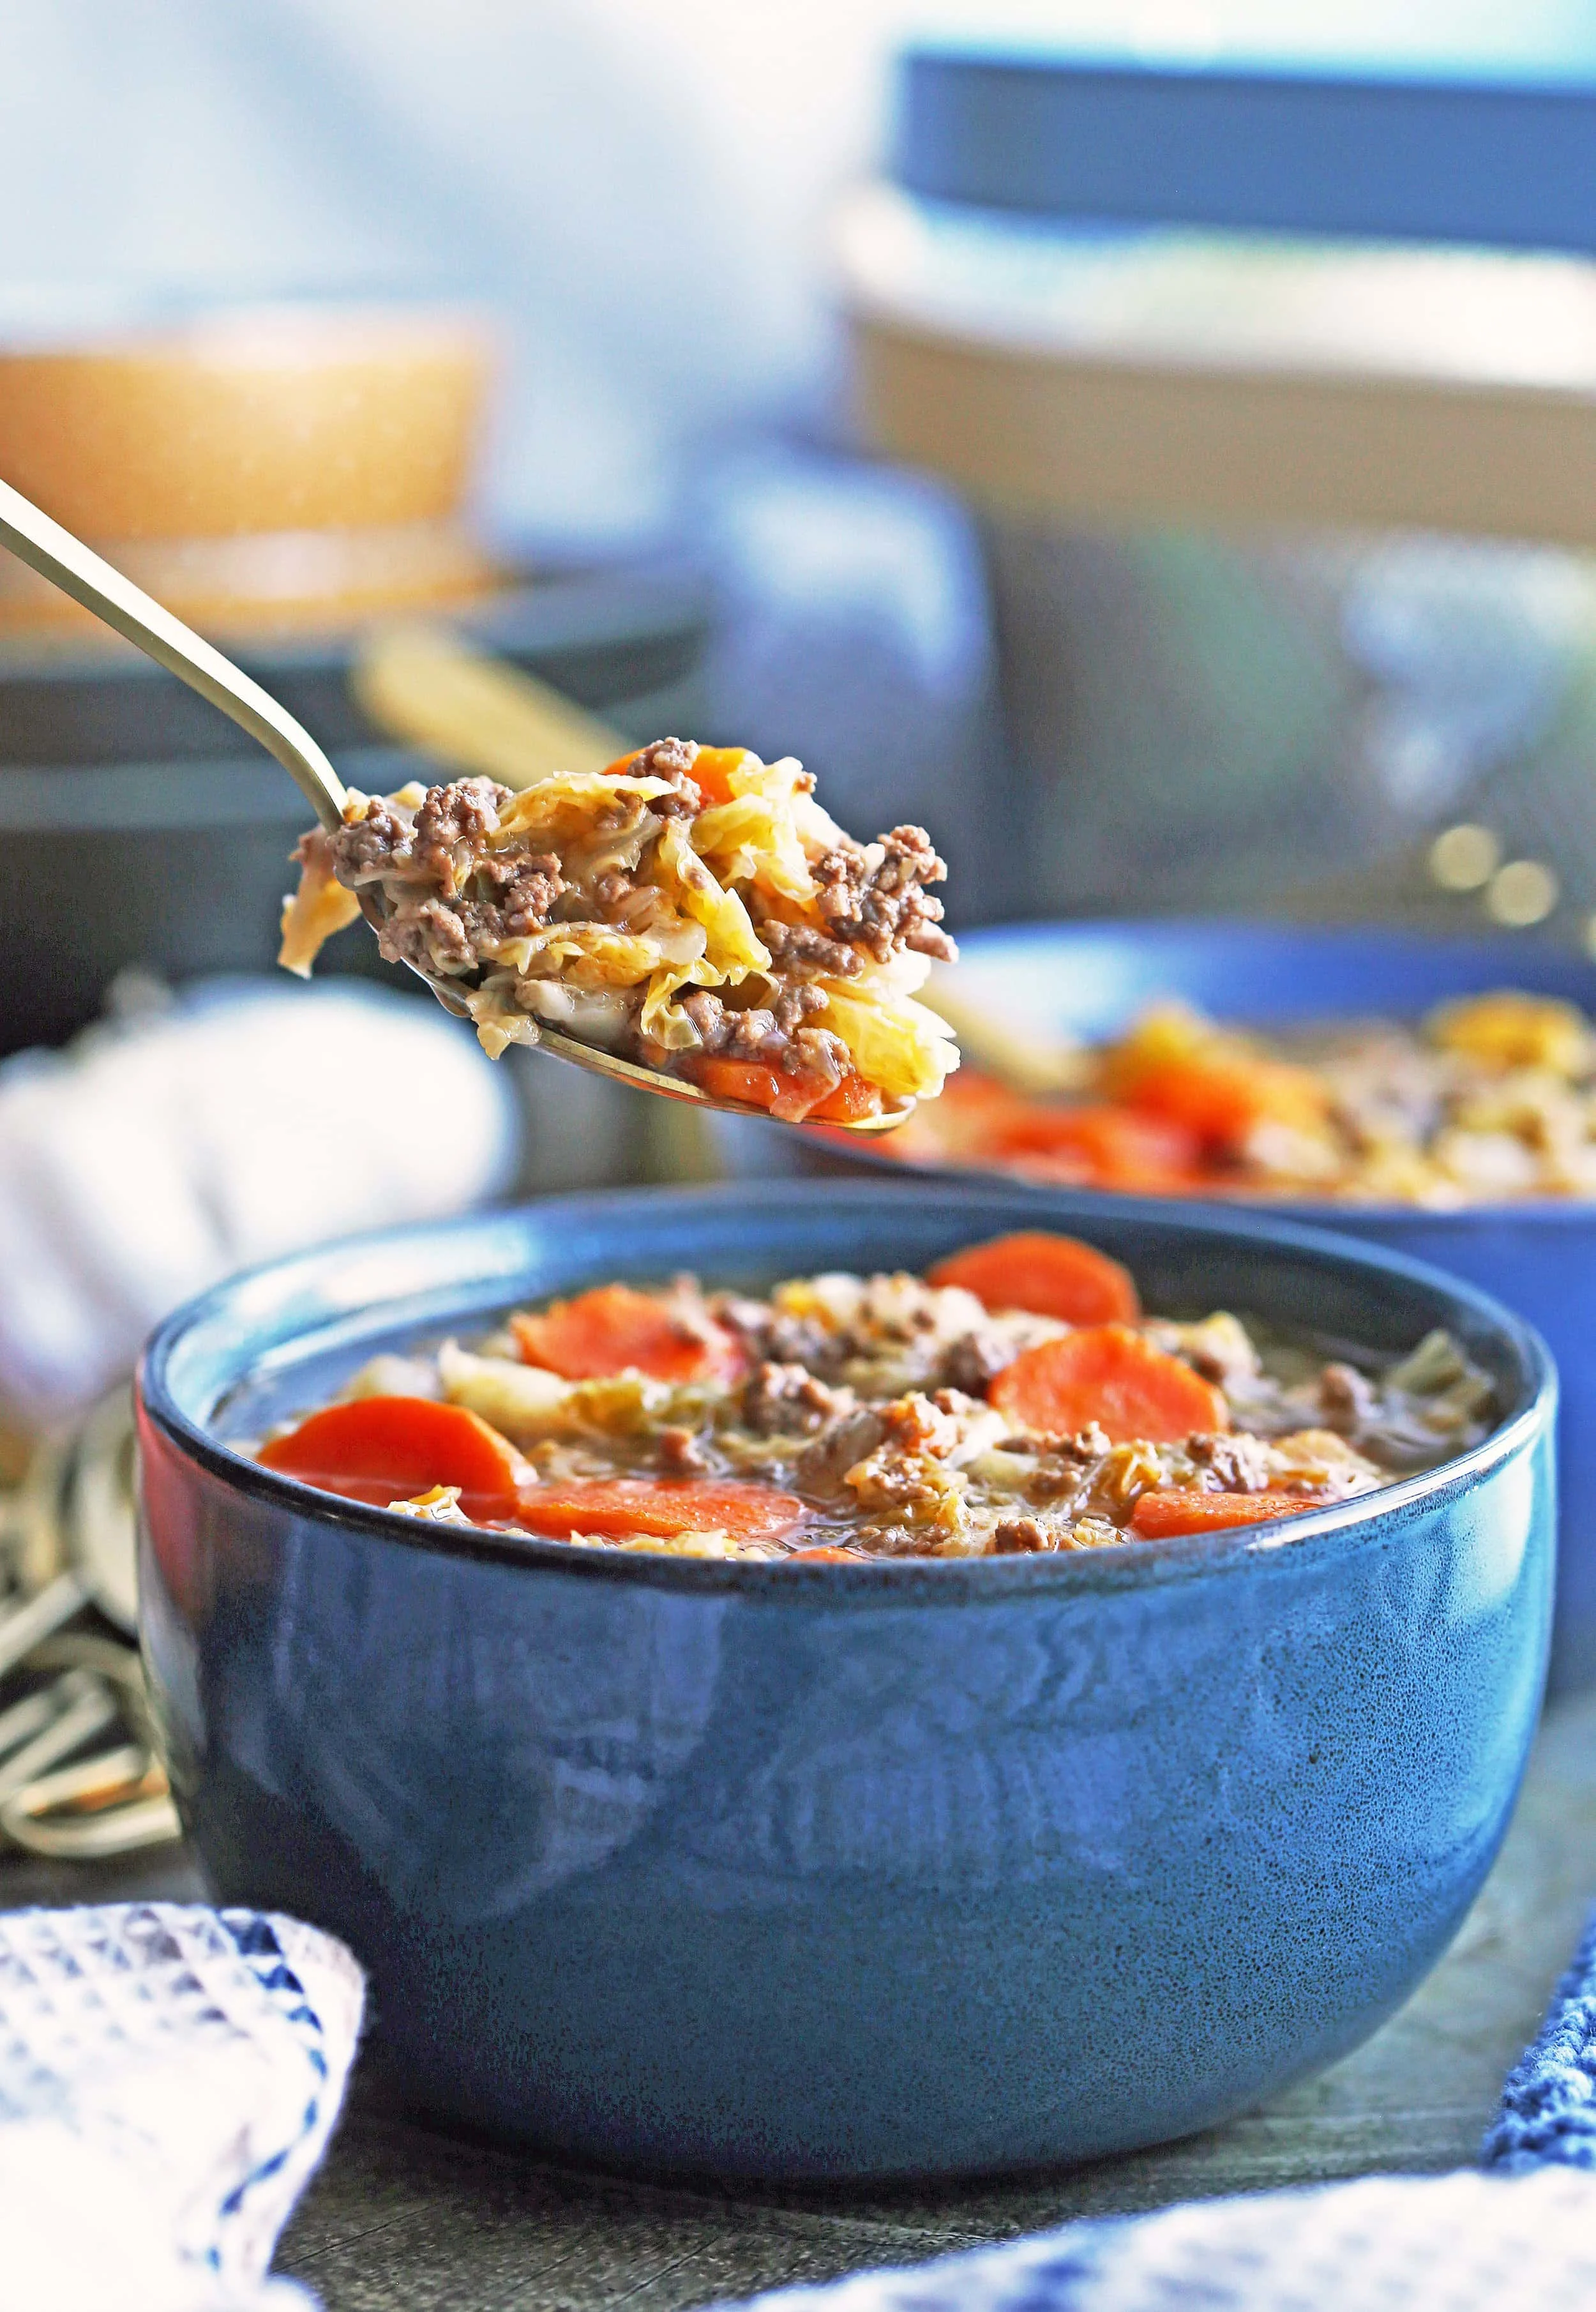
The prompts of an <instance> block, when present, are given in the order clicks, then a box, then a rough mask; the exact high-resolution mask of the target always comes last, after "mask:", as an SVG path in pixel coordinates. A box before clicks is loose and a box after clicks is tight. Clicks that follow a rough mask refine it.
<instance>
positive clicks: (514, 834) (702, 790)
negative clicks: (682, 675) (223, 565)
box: [0, 483, 958, 1133]
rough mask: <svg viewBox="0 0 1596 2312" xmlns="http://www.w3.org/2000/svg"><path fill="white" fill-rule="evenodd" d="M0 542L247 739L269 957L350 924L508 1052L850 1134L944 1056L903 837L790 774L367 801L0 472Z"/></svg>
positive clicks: (649, 759) (549, 784)
mask: <svg viewBox="0 0 1596 2312" xmlns="http://www.w3.org/2000/svg"><path fill="white" fill-rule="evenodd" d="M0 543H4V545H6V546H8V547H10V548H11V550H12V551H13V553H15V554H17V555H18V556H21V558H22V560H23V561H25V562H27V563H28V564H29V565H31V567H32V568H33V569H35V570H37V571H39V573H40V574H42V575H43V576H45V577H47V578H48V579H50V580H51V581H52V582H54V583H55V584H57V585H58V586H60V587H61V588H62V589H63V591H65V592H66V593H67V594H69V595H70V596H71V597H72V598H73V599H74V600H75V601H78V602H80V603H82V604H83V607H84V608H86V609H90V610H92V611H93V612H94V614H95V615H96V616H97V617H100V618H101V619H103V620H104V622H105V623H106V624H107V625H109V626H111V627H113V628H114V629H115V631H116V632H118V634H120V635H124V636H125V637H126V639H127V640H128V641H130V642H132V643H134V644H136V645H137V647H138V648H139V649H141V650H143V651H144V652H146V653H147V654H148V655H149V656H150V657H152V658H153V659H154V660H156V661H157V662H158V663H159V664H161V665H162V666H164V667H166V668H167V669H168V670H170V672H172V673H174V674H176V675H178V676H179V678H180V679H182V680H183V681H185V682H187V683H188V685H189V686H190V687H192V688H194V689H196V690H197V691H198V692H199V693H200V694H201V696H204V697H205V698H208V699H209V700H210V701H211V703H212V704H213V705H215V706H217V707H219V708H220V709H221V710H222V713H223V714H227V715H229V716H231V719H232V720H233V721H234V722H237V723H238V724H239V725H240V727H241V728H242V729H244V730H246V731H249V733H250V735H251V736H252V737H253V738H255V739H257V740H259V741H260V743H261V744H262V745H263V746H265V747H266V749H268V750H269V752H270V753H272V754H273V755H274V756H275V758H276V759H277V760H278V761H279V762H280V763H282V764H283V767H284V768H285V769H286V770H287V771H288V772H289V773H290V775H292V777H293V778H294V779H295V780H296V781H297V783H298V784H299V785H300V786H301V789H302V790H303V792H304V793H305V795H306V796H307V798H308V800H309V801H310V803H311V805H312V807H313V809H314V810H315V812H316V816H317V819H318V826H317V827H316V828H314V829H313V830H312V831H311V833H310V835H308V836H306V837H305V839H304V841H303V842H302V843H301V846H300V850H299V854H298V855H299V860H300V865H301V880H300V887H299V889H298V891H297V892H296V893H295V895H294V896H293V897H292V898H291V899H290V900H289V901H288V903H287V905H286V906H285V910H284V916H283V950H282V961H283V963H284V964H285V965H286V966H287V968H289V969H290V970H293V971H298V972H301V973H303V972H308V971H309V969H310V964H311V961H312V960H313V959H314V957H315V955H316V953H317V951H318V949H319V947H320V945H321V943H322V941H324V940H325V939H326V938H327V937H328V936H329V935H330V933H333V932H334V931H336V930H339V929H342V928H343V926H344V924H349V923H353V920H354V919H355V917H356V915H364V916H365V917H366V919H367V921H368V922H369V923H371V925H372V927H373V929H374V930H375V931H376V933H377V935H378V939H379V942H380V944H381V947H382V951H383V953H384V955H385V956H387V957H388V959H390V960H391V961H395V962H400V963H404V964H406V965H407V966H408V967H409V968H411V969H412V970H414V971H415V972H416V973H417V974H418V975H419V976H420V977H421V978H422V979H423V980H424V981H425V982H426V984H427V985H428V986H429V987H430V988H431V989H432V993H433V994H435V995H436V996H437V997H438V998H439V1000H440V1003H444V1004H445V1005H446V1006H447V1007H448V1009H449V1011H454V1012H456V1013H458V1014H459V1015H460V1016H461V1017H462V1018H466V1019H469V1020H471V1021H472V1022H473V1024H474V1025H475V1029H476V1031H477V1035H478V1037H479V1038H480V1039H481V1041H482V1043H483V1044H484V1047H485V1048H486V1049H487V1050H488V1051H489V1052H490V1053H491V1054H492V1055H494V1056H495V1057H496V1056H498V1055H499V1054H500V1053H501V1052H502V1051H503V1050H504V1049H505V1048H506V1047H507V1046H509V1045H510V1044H511V1043H524V1044H529V1045H533V1046H536V1047H538V1048H539V1049H542V1050H545V1051H548V1052H552V1053H553V1054H554V1055H555V1057H556V1058H559V1059H563V1060H569V1061H571V1062H573V1063H574V1064H576V1065H578V1066H580V1067H585V1068H589V1069H592V1070H594V1071H596V1072H597V1073H600V1074H603V1075H606V1076H609V1077H611V1078H617V1079H619V1080H621V1081H623V1082H627V1083H629V1084H632V1085H633V1086H635V1087H637V1088H639V1089H641V1090H647V1091H650V1092H656V1093H662V1094H664V1095H665V1096H667V1097H668V1098H671V1099H684V1100H693V1101H697V1102H699V1103H701V1104H702V1105H704V1106H707V1107H710V1108H721V1109H727V1110H730V1111H734V1112H740V1113H745V1114H746V1113H748V1112H750V1111H751V1112H753V1113H755V1114H760V1115H769V1116H774V1117H779V1118H781V1119H782V1120H783V1121H787V1122H794V1123H796V1122H800V1121H804V1120H806V1119H814V1120H815V1121H819V1122H824V1123H827V1124H830V1125H835V1126H840V1127H841V1128H842V1129H843V1130H845V1131H850V1132H862V1133H879V1132H883V1131H888V1130H890V1129H892V1128H893V1126H894V1125H897V1124H900V1123H902V1122H903V1120H904V1119H905V1118H906V1117H908V1116H909V1115H910V1113H911V1111H912V1109H913V1108H914V1106H915V1103H916V1102H917V1100H920V1099H927V1098H933V1097H935V1095H936V1094H937V1093H938V1091H940V1090H941V1088H942V1083H943V1081H944V1078H945V1077H946V1074H947V1073H948V1072H949V1070H950V1069H952V1068H953V1067H955V1066H956V1064H957V1059H958V1055H957V1049H956V1047H955V1043H954V1039H953V1035H952V1031H951V1030H950V1029H948V1028H947V1027H946V1024H945V1023H944V1022H943V1021H942V1020H940V1019H939V1018H938V1016H937V1014H936V1013H935V1012H933V1011H929V1010H928V1009H927V1008H926V1007H925V1006H924V1005H923V1004H920V1003H917V1002H916V1001H915V1000H914V999H915V992H916V990H917V989H918V988H919V987H920V985H921V984H922V982H923V981H924V978H925V976H926V974H927V973H928V971H929V968H930V967H931V964H932V962H933V961H936V960H943V961H946V960H947V959H950V958H951V956H952V955H953V953H954V949H953V942H952V941H950V940H949V939H948V937H947V935H946V933H945V932H944V931H943V930H942V928H941V918H942V906H941V903H940V901H939V900H938V898H936V897H935V896H934V894H933V892H932V891H931V889H930V888H929V887H930V886H931V885H933V884H936V883H939V882H941V881H942V880H944V878H945V875H946V869H945V867H944V865H943V863H942V861H941V860H940V859H939V858H938V856H937V854H936V852H935V851H934V850H933V849H932V846H931V844H930V842H929V838H928V836H926V834H925V831H924V829H923V828H917V827H907V826H905V827H897V828H893V829H892V830H891V831H890V833H888V834H885V835H884V836H881V837H880V838H879V839H878V840H877V841H876V842H874V843H868V844H861V843H858V842H856V841H854V839H853V838H852V837H851V836H849V835H847V834H845V833H844V832H843V830H842V828H840V827H838V826H837V825H836V823H835V821H834V820H833V819H830V818H828V817H827V815H826V813H825V812H824V810H822V809H821V807H820V805H819V804H818V803H817V802H816V801H815V795H814V785H815V782H814V780H813V778H812V777H811V776H810V775H808V774H807V773H806V772H805V771H804V770H803V768H802V766H800V765H799V764H798V763H797V762H795V761H792V760H790V759H788V760H785V761H781V762H776V763H764V762H762V761H761V760H760V758H758V756H756V755H754V754H753V753H752V752H750V751H749V750H747V749H743V748H736V747H732V748H701V747H697V746H694V745H693V744H691V743H690V742H686V741H684V740H677V739H662V740H656V741H655V742H654V743H653V744H652V745H651V746H647V747H644V748H641V749H639V750H637V751H636V752H635V753H632V754H629V755H623V756H622V757H621V758H619V759H618V760H617V761H615V762H614V763H613V764H611V765H609V766H607V767H606V768H605V769H602V770H591V769H583V770H571V771H555V772H554V773H552V774H548V775H543V776H540V777H537V778H536V779H535V780H534V781H533V783H532V784H529V785H526V786H522V787H520V788H519V790H518V789H516V788H514V787H511V786H509V785H506V784H502V783H501V782H500V781H498V780H495V779H490V778H481V777H477V778H465V779H456V780H452V781H449V782H448V783H447V784H440V785H436V786H426V785H423V784H420V783H416V784H412V785H408V786H406V787H403V788H401V789H400V790H399V791H398V792H397V793H395V794H391V795H383V796H369V795H365V794H362V793H357V792H355V791H353V790H352V789H347V788H345V787H344V783H343V781H342V780H341V779H340V778H339V776H338V775H337V773H336V770H335V769H334V767H333V766H332V764H331V763H330V762H329V761H328V760H327V757H326V755H325V754H324V753H323V752H322V750H321V749H320V748H319V747H318V745H317V743H316V741H315V740H314V739H312V738H311V736H310V733H309V732H308V731H305V730H304V729H303V728H302V727H301V724H300V723H298V722H296V721H295V720H294V718H293V717H292V715H291V714H287V713H286V712H285V710H284V709H283V707H281V706H280V705H278V704H277V702H276V701H275V699H274V698H272V697H271V696H269V694H268V693H267V692H266V691H264V690H262V689H261V687H260V686H259V685H258V684H257V683H256V682H254V681H252V680H251V679H249V676H247V675H245V674H244V673H242V672H241V671H240V669H239V668H237V667H235V666H234V665H232V663H231V661H229V660H228V659H226V658H224V657H223V656H222V653H221V652H219V651H217V650H215V649H214V648H213V647H212V646H211V644H208V643H206V642H205V641H203V640H202V639H201V637H200V636H199V635H196V634H194V633H192V632H191V631H190V630H189V628H188V627H187V626H184V625H183V624H182V622H181V621H180V620H179V619H177V618H175V617H172V616H171V614H170V612H169V611H167V610H164V609H161V605H160V604H159V603H157V602H154V601H153V600H151V599H150V597H149V596H148V595H146V594H144V592H142V591H141V590H140V589H139V588H138V587H136V586H135V585H133V584H132V583H131V582H130V581H129V580H127V579H126V578H124V577H123V576H122V575H121V574H120V573H119V572H118V571H116V570H114V569H112V568H111V566H110V565H109V564H108V563H106V562H103V561H102V560H101V559H100V556H98V555H96V554H93V553H92V552H91V551H90V549H89V548H88V547H85V546H84V545H83V543H82V542H81V540H79V539H75V538H74V537H73V536H72V534H71V533H70V532H69V531H67V530H63V529H62V528H61V527H60V525H59V524H58V523H57V522H54V521H51V520H50V519H49V517H48V515H46V514H44V513H42V512H40V511H39V508H38V507H37V506H34V505H32V504H30V502H29V501H28V500H27V499H26V498H24V497H22V496H21V495H19V494H18V493H17V492H16V491H15V490H13V489H10V488H9V487H7V486H5V485H4V483H0Z"/></svg>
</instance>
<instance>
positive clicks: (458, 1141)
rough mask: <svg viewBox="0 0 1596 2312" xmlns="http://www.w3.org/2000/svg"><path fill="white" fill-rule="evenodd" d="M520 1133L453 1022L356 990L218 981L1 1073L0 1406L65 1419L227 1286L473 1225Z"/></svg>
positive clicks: (427, 1008) (421, 1004)
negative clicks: (319, 1250)
mask: <svg viewBox="0 0 1596 2312" xmlns="http://www.w3.org/2000/svg"><path fill="white" fill-rule="evenodd" d="M291 872H292V871H291V870H290V869H289V868H288V867H287V865H286V864H285V865H284V867H283V877H284V880H285V881H286V880H288V878H289V876H290V874H291ZM418 1088H419V1089H418ZM517 1132H518V1126H517V1123H516V1117H515V1106H514V1095H513V1093H512V1091H511V1089H510V1083H509V1082H508V1079H507V1078H505V1077H504V1076H503V1075H501V1074H500V1073H496V1072H495V1070H494V1069H493V1064H492V1063H491V1062H490V1061H489V1060H487V1059H486V1058H485V1057H484V1055H483V1053H482V1052H481V1051H480V1050H479V1049H478V1047H477V1045H476V1043H475V1039H474V1038H473V1037H472V1036H471V1035H470V1033H469V1032H468V1030H467V1029H464V1028H462V1027H461V1025H460V1023H459V1021H458V1020H450V1019H449V1018H448V1017H447V1016H446V1015H445V1013H443V1012H442V1011H440V1010H439V1008H438V1006H437V1005H436V1004H435V1003H432V1000H431V998H430V997H427V996H425V995H422V996H419V997H415V998H411V997H406V996H399V995H395V994H389V993H388V991H387V990H386V989H381V988H365V987H358V986H351V985H349V983H348V982H347V981H343V982H338V981H328V982H327V983H326V984H325V985H321V986H313V987H295V986H293V985H290V984H289V983H288V982H287V981H286V980H284V981H282V982H273V981H269V980H268V981H259V980H249V979H242V980H235V981H222V982H209V983H202V984H201V985H198V986H196V987H195V988H193V989H191V990H189V991H188V992H187V993H186V994H185V995H184V997H183V999H182V1001H181V1002H180V1003H178V1004H177V1005H175V1006H174V1007H173V1008H172V1009H171V1010H170V1011H157V1012H155V1013H153V1014H151V1015H148V1016H144V1017H141V1018H139V1019H136V1020H130V1021H126V1022H122V1023H118V1024H115V1025H112V1026H109V1027H106V1028H98V1029H92V1030H91V1031H90V1033H89V1034H88V1035H87V1036H85V1037H83V1038H80V1039H79V1042H78V1043H77V1044H76V1045H74V1046H73V1047H71V1048H70V1049H69V1050H67V1051H65V1052H64V1053H54V1052H25V1053H22V1054H20V1055H18V1056H17V1057H16V1058H15V1059H13V1060H8V1061H7V1062H6V1064H5V1065H4V1067H0V1405H4V1406H6V1407H7V1409H8V1410H9V1411H10V1412H11V1413H12V1414H13V1415H15V1416H19V1417H20V1418H21V1419H22V1421H23V1422H24V1423H27V1424H33V1423H48V1422H50V1421H53V1420H57V1419H60V1418H62V1417H64V1416H65V1415H66V1414H70V1413H72V1412H74V1410H76V1409H77V1408H79V1407H80V1406H83V1405H86V1404H88V1403H89V1402H91V1401H92V1399H93V1398H94V1397H98V1396H99V1395H100V1393H101V1392H102V1391H103V1390H104V1389H106V1388H109V1386H110V1385H111V1384H112V1382H114V1381H116V1380H118V1379H120V1378H121V1377H122V1376H123V1375H124V1374H125V1373H126V1372H129V1371H131V1370H132V1368H133V1362H134V1359H135V1357H136V1355H137V1353H138V1350H139V1346H140V1344H141V1343H142V1342H143V1340H144V1336H145V1334H146V1333H147V1332H148V1331H149V1329H150V1327H152V1325H153V1324H155V1323H156V1322H157V1321H158V1320H159V1318H161V1317H163V1316H165V1314H166V1313H167V1311H168V1309H172V1308H175V1307H176V1305H177V1304H178V1302H179V1301H180V1300H186V1299H187V1298H188V1295H189V1294H190V1293H191V1292H201V1291H203V1290H204V1288H205V1286H206V1285H207V1284H212V1283H215V1281H216V1280H217V1278H219V1277H222V1276H225V1275H226V1274H229V1272H230V1271H231V1270H233V1269H236V1268H243V1267H248V1266H249V1265H251V1264H252V1263H253V1262H255V1261H257V1260H270V1259H273V1258H275V1257H276V1255H278V1254H279V1253H285V1252H294V1251H298V1250H299V1249H300V1248H301V1247H304V1246H307V1245H311V1244H316V1243H319V1242H324V1241H325V1240H326V1239H328V1238H331V1237H336V1236H345V1235H349V1234H352V1233H353V1232H354V1231H355V1230H364V1229H374V1228H383V1227H387V1226H388V1225H390V1224H393V1223H396V1222H404V1221H420V1220H435V1219H440V1218H443V1217H444V1216H446V1215H447V1214H449V1213H455V1212H460V1211H463V1210H464V1209H465V1208H466V1207H467V1205H469V1204H475V1203H477V1202H478V1201H480V1200H481V1199H482V1198H484V1197H485V1196H488V1195H493V1194H494V1193H495V1192H496V1191H497V1190H499V1189H501V1188H502V1187H505V1186H506V1185H507V1184H508V1181H509V1179H510V1177H511V1175H512V1173H513V1171H514V1169H515V1163H516V1154H517Z"/></svg>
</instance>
